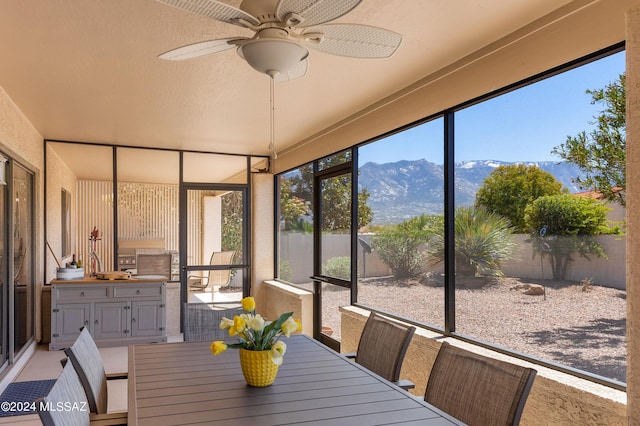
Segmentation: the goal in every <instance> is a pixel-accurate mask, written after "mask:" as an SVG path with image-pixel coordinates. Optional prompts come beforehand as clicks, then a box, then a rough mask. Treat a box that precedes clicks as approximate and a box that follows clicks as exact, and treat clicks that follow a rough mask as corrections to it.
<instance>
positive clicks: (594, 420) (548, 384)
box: [340, 307, 636, 426]
mask: <svg viewBox="0 0 640 426" xmlns="http://www.w3.org/2000/svg"><path fill="white" fill-rule="evenodd" d="M341 312H342V342H341V345H342V346H341V349H340V350H341V352H343V353H348V352H355V351H356V350H357V347H358V342H359V340H360V334H361V333H362V328H363V327H364V324H365V322H366V320H367V318H368V311H366V310H364V309H359V308H355V307H344V308H341ZM444 340H446V341H448V342H449V343H452V344H455V345H458V346H461V347H464V348H465V349H467V350H472V351H474V352H479V353H482V354H484V355H487V356H491V357H494V358H498V359H502V360H505V361H508V362H513V363H516V364H521V365H526V366H527V367H531V368H534V369H536V370H537V372H538V374H537V376H536V380H535V382H534V385H533V388H532V389H531V393H530V394H529V398H528V400H527V405H526V406H525V410H524V413H523V415H522V419H521V422H520V424H521V425H522V426H539V425H545V426H552V425H581V426H583V425H584V426H586V425H624V424H627V423H626V420H625V410H626V404H625V401H626V394H625V393H624V392H621V391H616V390H613V389H610V388H608V387H605V386H601V385H597V384H594V383H592V382H589V381H586V380H581V379H578V378H576V377H573V376H569V375H567V374H563V373H559V372H557V371H554V370H551V369H549V368H544V367H541V366H539V365H534V364H531V363H528V362H525V361H522V360H519V359H515V358H511V357H509V356H506V355H503V354H499V353H496V352H493V351H490V350H487V349H484V348H480V347H477V346H473V345H471V344H468V343H464V342H460V341H458V340H455V339H451V338H443V337H442V336H441V335H439V334H437V333H433V332H430V331H427V330H421V329H418V330H417V331H416V333H415V335H414V337H413V339H412V340H411V344H410V345H409V349H408V350H407V354H406V356H405V359H404V362H403V364H402V371H401V373H400V378H401V379H408V380H411V381H412V382H413V383H415V385H416V387H415V389H414V390H412V391H411V392H412V393H413V394H415V395H424V391H425V389H426V385H427V380H428V378H429V372H430V371H431V367H432V366H433V362H434V361H435V358H436V355H437V354H438V350H439V349H440V345H441V342H442V341H444ZM629 424H636V423H633V422H631V423H629Z"/></svg>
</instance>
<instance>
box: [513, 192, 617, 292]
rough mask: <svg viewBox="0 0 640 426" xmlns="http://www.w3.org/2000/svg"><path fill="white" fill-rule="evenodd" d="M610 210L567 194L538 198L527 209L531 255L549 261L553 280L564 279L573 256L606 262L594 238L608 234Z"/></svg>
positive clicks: (526, 220)
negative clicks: (602, 259) (590, 257)
mask: <svg viewBox="0 0 640 426" xmlns="http://www.w3.org/2000/svg"><path fill="white" fill-rule="evenodd" d="M609 210H611V209H610V208H609V207H606V206H604V205H602V204H601V203H600V202H598V201H597V200H594V199H593V198H588V197H578V196H575V195H568V194H565V195H555V196H546V197H540V198H538V199H537V200H535V201H534V202H532V203H531V204H530V205H529V206H527V208H526V209H525V222H526V224H527V226H528V227H529V229H531V230H532V231H531V235H532V237H533V238H532V240H531V242H532V243H533V245H534V255H535V254H538V255H540V256H541V257H542V258H545V257H548V258H549V262H550V263H551V270H552V272H553V278H554V279H556V280H564V279H565V276H566V273H567V266H568V264H569V262H571V261H573V258H572V257H571V255H572V254H573V253H578V254H579V255H580V256H581V257H584V258H587V259H589V257H588V255H589V254H595V255H596V256H598V257H605V258H606V254H605V252H604V250H603V249H602V247H601V246H600V244H598V242H597V240H596V239H595V238H594V236H595V235H598V234H606V233H609V228H608V227H607V212H608V211H609Z"/></svg>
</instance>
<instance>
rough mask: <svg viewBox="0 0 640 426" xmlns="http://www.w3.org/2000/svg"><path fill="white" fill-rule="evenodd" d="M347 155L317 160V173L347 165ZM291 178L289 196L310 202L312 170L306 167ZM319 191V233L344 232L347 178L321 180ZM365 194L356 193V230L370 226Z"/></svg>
mask: <svg viewBox="0 0 640 426" xmlns="http://www.w3.org/2000/svg"><path fill="white" fill-rule="evenodd" d="M350 157H351V156H350V152H349V151H347V152H343V153H340V154H336V155H332V156H330V157H326V158H324V159H322V160H319V163H320V169H321V170H326V169H328V168H331V167H334V166H337V165H340V164H343V163H345V162H347V161H351V158H350ZM298 170H299V173H298V174H297V175H295V176H293V177H291V195H292V196H295V197H298V198H299V199H301V200H308V201H311V200H312V199H313V189H314V188H313V166H312V165H311V164H308V165H306V166H302V167H300V168H299V169H298ZM323 182H324V186H323V188H322V199H323V214H322V223H321V224H320V226H321V229H322V230H323V231H345V230H349V229H350V228H351V175H350V174H347V175H340V176H337V177H334V178H329V179H327V180H324V181H323ZM369 196H370V194H369V192H367V189H366V188H362V189H360V190H359V191H358V229H360V228H362V227H364V226H366V225H368V224H369V223H371V220H372V219H373V210H372V209H371V207H370V206H369V205H368V204H367V200H368V199H369Z"/></svg>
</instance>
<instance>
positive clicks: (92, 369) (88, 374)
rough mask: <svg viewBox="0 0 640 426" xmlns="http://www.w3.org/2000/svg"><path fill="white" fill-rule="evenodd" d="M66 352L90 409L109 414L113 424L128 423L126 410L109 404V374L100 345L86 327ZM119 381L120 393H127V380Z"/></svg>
mask: <svg viewBox="0 0 640 426" xmlns="http://www.w3.org/2000/svg"><path fill="white" fill-rule="evenodd" d="M64 353H65V354H66V355H67V357H69V361H70V362H69V363H68V364H71V365H72V366H73V368H74V369H75V371H76V373H77V375H78V378H79V379H80V383H81V384H82V388H83V389H84V392H85V394H86V399H87V402H88V407H89V411H90V412H91V413H95V414H99V415H104V416H105V417H106V416H108V417H109V418H110V419H111V420H113V421H114V423H111V424H126V422H127V412H126V410H125V411H122V410H120V411H116V410H112V409H111V407H110V406H109V403H108V401H109V397H108V392H109V387H110V386H108V385H107V375H106V373H105V371H104V365H103V364H102V358H101V357H100V352H99V351H98V347H97V346H96V344H95V342H94V340H93V338H92V337H91V334H89V330H88V329H87V328H86V327H83V328H82V330H81V332H80V335H79V336H78V338H77V339H76V341H75V342H74V343H73V345H71V347H69V348H66V349H65V350H64ZM65 368H66V366H65ZM117 382H120V383H119V384H120V385H122V386H118V394H121V393H124V394H126V389H127V381H126V380H117ZM125 399H126V397H125Z"/></svg>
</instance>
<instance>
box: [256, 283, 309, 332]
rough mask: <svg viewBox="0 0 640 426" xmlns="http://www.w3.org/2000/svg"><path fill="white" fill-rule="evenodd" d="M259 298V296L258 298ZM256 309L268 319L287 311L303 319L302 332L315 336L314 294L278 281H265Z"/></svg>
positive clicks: (275, 317) (273, 318)
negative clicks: (260, 302) (259, 302)
mask: <svg viewBox="0 0 640 426" xmlns="http://www.w3.org/2000/svg"><path fill="white" fill-rule="evenodd" d="M256 300H257V298H256ZM259 300H262V301H263V303H262V304H258V306H257V307H256V311H257V312H258V313H259V314H260V315H262V316H263V317H264V318H266V319H268V320H275V319H277V318H278V317H279V316H280V315H282V314H283V313H285V312H293V317H294V318H296V319H300V320H301V321H302V333H304V334H307V335H309V336H313V294H312V293H311V292H309V291H305V290H301V289H297V288H294V287H292V286H289V285H286V284H281V283H279V282H276V281H265V282H263V283H262V285H261V286H260V299H259Z"/></svg>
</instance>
